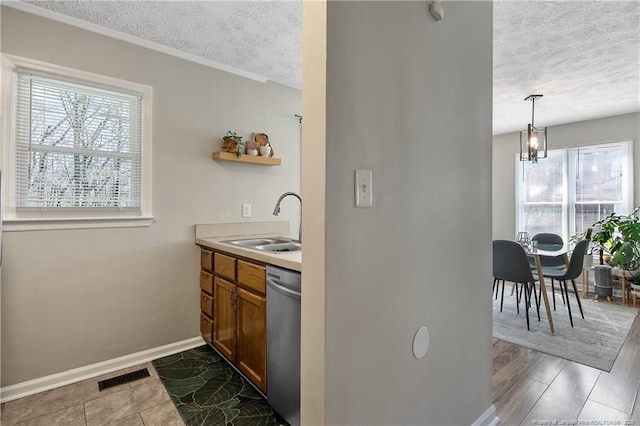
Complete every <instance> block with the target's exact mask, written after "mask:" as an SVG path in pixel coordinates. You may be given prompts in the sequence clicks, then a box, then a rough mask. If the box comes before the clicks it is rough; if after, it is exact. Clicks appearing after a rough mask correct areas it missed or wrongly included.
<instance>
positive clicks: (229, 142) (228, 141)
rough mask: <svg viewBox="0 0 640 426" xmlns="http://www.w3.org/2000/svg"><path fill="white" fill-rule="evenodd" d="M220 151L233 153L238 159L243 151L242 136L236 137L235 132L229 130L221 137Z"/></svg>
mask: <svg viewBox="0 0 640 426" xmlns="http://www.w3.org/2000/svg"><path fill="white" fill-rule="evenodd" d="M222 141H223V143H222V149H224V150H225V151H226V152H234V153H235V154H236V155H237V156H238V157H240V156H241V155H242V152H243V151H244V142H242V136H238V135H237V134H236V132H232V131H231V130H229V131H228V132H227V134H226V136H223V137H222Z"/></svg>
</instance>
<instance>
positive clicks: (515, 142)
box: [492, 113, 640, 240]
mask: <svg viewBox="0 0 640 426" xmlns="http://www.w3.org/2000/svg"><path fill="white" fill-rule="evenodd" d="M524 120H525V121H523V124H524V125H526V124H527V123H526V117H525V118H524ZM548 133H549V136H548V137H549V149H556V148H565V147H571V146H579V145H592V144H594V143H605V142H613V141H620V140H633V141H634V144H633V152H634V178H635V179H634V180H635V182H634V185H635V186H634V188H635V189H634V192H635V203H634V205H636V206H637V205H638V203H639V202H640V151H639V149H640V145H639V144H638V141H639V140H640V114H639V113H633V114H624V115H617V116H613V117H606V118H599V119H595V120H588V121H581V122H577V123H570V124H563V125H560V126H553V127H549V129H548ZM519 143H520V136H519V134H518V133H517V132H516V133H508V134H504V135H497V136H494V138H493V191H492V192H493V238H494V239H507V240H509V239H513V238H515V235H516V234H515V233H516V198H515V197H516V165H515V162H516V157H515V154H516V153H517V152H520V151H519V150H520V148H519ZM540 161H541V162H542V161H544V159H542V160H540Z"/></svg>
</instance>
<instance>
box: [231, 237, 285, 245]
mask: <svg viewBox="0 0 640 426" xmlns="http://www.w3.org/2000/svg"><path fill="white" fill-rule="evenodd" d="M288 242H291V238H283V237H273V238H247V239H244V240H229V241H223V243H227V244H233V245H234V246H241V247H257V246H264V245H267V244H281V243H288Z"/></svg>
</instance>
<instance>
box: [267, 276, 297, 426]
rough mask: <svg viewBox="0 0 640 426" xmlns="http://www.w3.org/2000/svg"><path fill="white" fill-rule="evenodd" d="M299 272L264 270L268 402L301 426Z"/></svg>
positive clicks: (294, 424) (287, 418) (285, 417)
mask: <svg viewBox="0 0 640 426" xmlns="http://www.w3.org/2000/svg"><path fill="white" fill-rule="evenodd" d="M300 293H301V277H300V272H296V271H291V270H289V269H283V268H278V267H276V266H271V265H268V266H267V400H268V401H269V404H270V405H271V406H272V407H273V408H274V409H275V410H276V411H277V412H278V414H280V415H281V416H282V417H284V419H285V420H286V421H287V422H288V423H289V424H290V425H291V426H298V425H300Z"/></svg>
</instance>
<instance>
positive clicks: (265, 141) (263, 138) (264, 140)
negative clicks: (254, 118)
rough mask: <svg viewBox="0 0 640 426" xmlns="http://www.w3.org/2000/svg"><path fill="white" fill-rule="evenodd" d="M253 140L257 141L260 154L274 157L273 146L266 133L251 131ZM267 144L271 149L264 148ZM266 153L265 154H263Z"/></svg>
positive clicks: (256, 145) (256, 144)
mask: <svg viewBox="0 0 640 426" xmlns="http://www.w3.org/2000/svg"><path fill="white" fill-rule="evenodd" d="M251 140H252V141H253V142H254V143H255V145H253V146H255V147H256V148H255V149H258V150H259V151H260V155H261V156H263V157H273V147H271V144H270V143H269V136H267V135H266V134H265V133H251ZM265 146H267V147H270V149H267V148H264V147H265ZM263 153H264V154H263Z"/></svg>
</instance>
